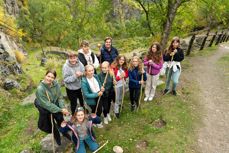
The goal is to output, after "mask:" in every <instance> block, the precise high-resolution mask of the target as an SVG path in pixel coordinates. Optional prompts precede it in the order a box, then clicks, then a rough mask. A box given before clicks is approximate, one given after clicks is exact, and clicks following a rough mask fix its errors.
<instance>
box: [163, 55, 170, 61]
mask: <svg viewBox="0 0 229 153" xmlns="http://www.w3.org/2000/svg"><path fill="white" fill-rule="evenodd" d="M163 60H164V61H171V56H170V54H166V53H165V54H164V55H163Z"/></svg>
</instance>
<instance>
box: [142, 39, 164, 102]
mask: <svg viewBox="0 0 229 153" xmlns="http://www.w3.org/2000/svg"><path fill="white" fill-rule="evenodd" d="M144 65H145V66H146V67H147V69H146V72H147V73H146V75H147V80H146V88H145V98H144V101H152V100H153V97H154V95H155V91H156V87H157V81H158V79H159V73H160V70H161V68H162V65H163V58H162V52H161V47H160V44H159V43H158V42H154V43H153V44H152V45H151V46H150V48H149V52H148V54H147V55H146V57H145V59H144Z"/></svg>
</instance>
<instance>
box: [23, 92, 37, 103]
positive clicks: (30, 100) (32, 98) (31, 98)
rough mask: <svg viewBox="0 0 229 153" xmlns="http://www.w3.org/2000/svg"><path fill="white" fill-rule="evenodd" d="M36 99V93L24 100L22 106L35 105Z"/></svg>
mask: <svg viewBox="0 0 229 153" xmlns="http://www.w3.org/2000/svg"><path fill="white" fill-rule="evenodd" d="M35 98H36V95H35V93H33V94H31V95H29V96H28V97H26V98H25V99H23V101H22V103H21V105H23V106H24V105H28V104H33V103H34V100H35Z"/></svg>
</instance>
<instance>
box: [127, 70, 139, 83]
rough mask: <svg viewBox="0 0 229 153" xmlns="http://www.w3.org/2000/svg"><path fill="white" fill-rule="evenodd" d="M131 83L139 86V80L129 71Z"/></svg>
mask: <svg viewBox="0 0 229 153" xmlns="http://www.w3.org/2000/svg"><path fill="white" fill-rule="evenodd" d="M129 82H130V83H134V84H136V85H138V84H139V81H138V80H135V77H134V76H133V73H132V72H131V71H130V70H129Z"/></svg>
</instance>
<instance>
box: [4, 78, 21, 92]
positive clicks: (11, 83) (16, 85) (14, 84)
mask: <svg viewBox="0 0 229 153" xmlns="http://www.w3.org/2000/svg"><path fill="white" fill-rule="evenodd" d="M3 86H4V89H5V90H11V89H13V88H20V84H19V83H18V82H17V81H15V80H9V79H7V80H5V82H4V83H3Z"/></svg>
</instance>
